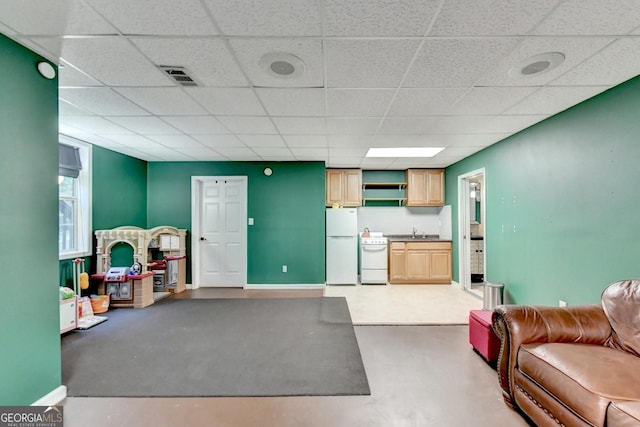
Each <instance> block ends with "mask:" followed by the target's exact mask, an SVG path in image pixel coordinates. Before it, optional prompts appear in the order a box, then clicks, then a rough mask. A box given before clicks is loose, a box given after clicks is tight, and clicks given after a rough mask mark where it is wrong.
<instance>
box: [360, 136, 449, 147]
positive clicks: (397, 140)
mask: <svg viewBox="0 0 640 427" xmlns="http://www.w3.org/2000/svg"><path fill="white" fill-rule="evenodd" d="M446 137H447V136H446V135H401V134H396V135H376V137H375V139H374V140H373V141H372V143H371V146H372V147H442V146H443V143H444V141H443V140H444V139H445V138H446Z"/></svg>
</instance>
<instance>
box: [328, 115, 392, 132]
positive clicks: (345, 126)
mask: <svg viewBox="0 0 640 427" xmlns="http://www.w3.org/2000/svg"><path fill="white" fill-rule="evenodd" d="M379 123H380V118H378V117H327V133H328V134H332V135H371V134H373V133H375V131H376V129H378V124H379Z"/></svg>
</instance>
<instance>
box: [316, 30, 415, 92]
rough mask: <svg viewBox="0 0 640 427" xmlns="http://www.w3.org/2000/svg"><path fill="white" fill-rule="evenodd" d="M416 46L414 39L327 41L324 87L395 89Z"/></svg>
mask: <svg viewBox="0 0 640 427" xmlns="http://www.w3.org/2000/svg"><path fill="white" fill-rule="evenodd" d="M419 44H420V42H419V40H415V39H404V40H387V39H375V40H365V39H359V40H336V39H329V40H326V41H325V43H324V46H325V52H326V61H327V63H326V68H327V86H328V87H332V88H333V87H342V88H365V87H369V88H395V87H397V86H398V85H399V83H400V81H401V79H402V77H403V75H404V73H405V71H406V69H407V67H408V65H409V63H410V61H411V59H412V58H413V56H414V54H415V52H416V49H417V48H418V46H419Z"/></svg>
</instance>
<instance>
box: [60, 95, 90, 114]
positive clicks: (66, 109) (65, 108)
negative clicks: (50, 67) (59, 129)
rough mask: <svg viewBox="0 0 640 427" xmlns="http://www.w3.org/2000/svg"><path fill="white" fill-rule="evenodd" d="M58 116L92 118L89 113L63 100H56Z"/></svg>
mask: <svg viewBox="0 0 640 427" xmlns="http://www.w3.org/2000/svg"><path fill="white" fill-rule="evenodd" d="M58 114H60V116H94V115H95V114H93V113H92V112H90V111H87V110H82V109H80V108H77V107H75V106H74V105H71V104H69V103H68V102H66V101H65V100H63V99H60V98H58Z"/></svg>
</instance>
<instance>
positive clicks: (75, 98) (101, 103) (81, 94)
mask: <svg viewBox="0 0 640 427" xmlns="http://www.w3.org/2000/svg"><path fill="white" fill-rule="evenodd" d="M59 96H60V98H62V99H64V100H65V101H67V102H69V103H70V104H73V105H75V106H76V107H79V108H83V109H85V110H88V111H91V112H92V113H95V114H98V115H107V116H109V115H127V116H145V115H149V113H148V112H147V111H145V110H143V109H142V108H140V107H139V106H137V105H136V104H134V103H133V102H131V101H129V100H128V99H126V98H124V97H123V96H122V95H120V94H119V93H116V92H114V91H113V89H110V88H106V87H92V88H81V89H76V88H74V89H65V88H61V89H60V90H59Z"/></svg>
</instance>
